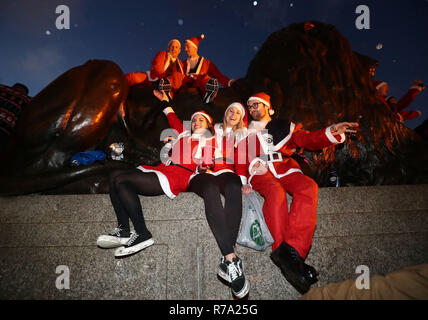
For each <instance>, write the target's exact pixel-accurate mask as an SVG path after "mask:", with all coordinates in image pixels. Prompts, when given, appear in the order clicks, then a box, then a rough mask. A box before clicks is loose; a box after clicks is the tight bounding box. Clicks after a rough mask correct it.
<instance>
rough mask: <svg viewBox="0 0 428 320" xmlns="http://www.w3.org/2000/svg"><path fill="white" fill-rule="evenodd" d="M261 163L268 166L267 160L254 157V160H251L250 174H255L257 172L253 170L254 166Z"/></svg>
mask: <svg viewBox="0 0 428 320" xmlns="http://www.w3.org/2000/svg"><path fill="white" fill-rule="evenodd" d="M258 162H259V163H260V165H262V166H266V165H267V163H266V161H264V160H262V159H260V158H254V159H253V160H251V162H250V165H249V166H248V172H249V173H250V176H251V177H252V176H254V175H255V174H254V173H253V172H252V171H253V167H254V165H255V164H256V163H258Z"/></svg>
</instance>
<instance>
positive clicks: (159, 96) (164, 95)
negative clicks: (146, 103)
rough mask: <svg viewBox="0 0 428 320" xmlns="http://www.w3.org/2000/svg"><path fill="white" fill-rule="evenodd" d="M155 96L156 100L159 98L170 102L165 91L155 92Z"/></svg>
mask: <svg viewBox="0 0 428 320" xmlns="http://www.w3.org/2000/svg"><path fill="white" fill-rule="evenodd" d="M153 94H154V96H155V97H156V98H158V99H159V100H160V101H168V97H167V95H166V93H165V91H163V90H162V91H159V90H153Z"/></svg>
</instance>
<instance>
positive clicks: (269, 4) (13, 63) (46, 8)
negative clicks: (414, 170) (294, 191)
mask: <svg viewBox="0 0 428 320" xmlns="http://www.w3.org/2000/svg"><path fill="white" fill-rule="evenodd" d="M61 4H64V5H67V6H68V7H69V8H70V30H58V29H56V27H55V20H56V18H57V17H58V14H56V13H55V9H56V7H57V6H58V5H61ZM254 4H255V1H254V0H251V1H250V0H205V1H200V2H197V1H194V0H160V1H159V0H158V1H152V0H139V1H137V0H122V1H106V0H42V1H39V0H18V1H12V0H2V1H1V6H0V37H1V39H2V45H1V50H0V83H3V84H7V85H12V84H14V83H15V82H22V83H24V84H26V85H27V86H28V87H29V89H30V95H31V96H34V95H36V94H37V93H38V92H39V91H40V90H41V89H43V88H44V87H45V86H46V85H47V84H49V83H50V82H51V81H53V80H54V79H55V78H56V77H58V76H59V75H60V74H62V73H63V72H65V71H66V70H68V69H70V68H72V67H74V66H77V65H81V64H83V63H85V62H86V61H87V60H89V59H109V60H113V61H114V62H116V63H117V64H118V65H119V66H120V67H121V68H122V70H123V71H124V72H125V73H128V72H131V71H141V70H143V71H144V70H147V69H148V68H149V65H150V62H151V60H152V58H153V57H154V55H155V54H156V53H157V52H158V51H160V50H164V49H165V47H166V45H167V42H168V41H169V39H171V38H178V39H180V40H182V42H183V41H184V40H185V39H186V38H188V37H192V36H198V35H200V34H201V33H204V34H205V39H204V40H202V42H201V44H200V49H199V54H200V55H203V56H206V57H207V58H209V59H210V60H212V61H213V62H215V64H216V65H217V66H218V67H219V69H220V70H221V71H222V72H223V73H224V74H226V75H227V76H229V77H230V78H237V77H243V76H245V74H246V71H247V68H248V65H249V63H250V61H251V59H252V58H253V57H254V55H255V53H256V51H257V49H258V48H259V47H260V46H261V45H262V44H263V42H264V41H265V39H266V38H267V37H268V36H269V34H271V33H272V32H274V31H277V30H279V29H281V28H283V27H286V26H288V25H289V24H291V23H294V22H302V21H306V20H318V21H321V22H325V23H329V24H333V25H335V26H336V27H337V29H338V30H339V31H340V32H341V33H342V34H343V35H344V36H345V37H346V38H347V39H349V41H350V43H351V47H352V49H353V50H355V51H358V52H360V53H363V54H366V55H369V56H371V57H373V58H375V59H377V60H379V62H380V66H379V69H378V73H377V76H376V79H378V80H383V81H386V82H388V83H389V86H390V92H389V94H390V95H394V96H396V97H397V98H400V97H401V96H402V95H403V94H405V93H406V92H407V89H408V88H409V87H410V85H411V83H412V81H413V79H420V80H422V81H424V82H425V83H428V63H427V58H428V42H427V39H428V37H427V34H428V22H427V19H428V0H411V1H404V0H402V1H398V0H395V1H382V0H376V1H374V0H371V1H364V0H359V1H353V0H346V1H344V0H318V1H316V0H307V1H304V0H258V1H257V5H254ZM360 4H364V5H367V6H368V7H369V9H370V27H371V29H370V30H358V29H357V28H356V27H355V20H356V18H357V17H358V14H356V13H355V9H356V7H357V6H358V5H360ZM378 43H381V44H382V45H383V48H382V49H381V50H377V49H376V45H377V44H378ZM185 55H186V54H185V52H184V49H183V50H182V53H181V58H182V59H184V58H185ZM409 109H419V110H421V111H422V112H423V113H422V116H421V117H420V118H418V119H415V120H412V121H408V122H406V125H407V126H409V127H411V128H414V127H415V126H417V125H418V124H420V123H421V122H422V121H423V120H424V119H426V118H428V90H425V91H423V92H422V93H421V94H420V95H419V96H418V97H417V98H416V99H415V101H414V102H413V104H412V106H411V107H410V108H409Z"/></svg>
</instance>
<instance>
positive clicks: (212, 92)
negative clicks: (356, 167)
mask: <svg viewBox="0 0 428 320" xmlns="http://www.w3.org/2000/svg"><path fill="white" fill-rule="evenodd" d="M217 92H218V80H217V79H216V78H211V79H209V80H208V82H207V84H206V85H205V96H204V103H210V102H211V101H213V100H214V98H215V97H216V96H217Z"/></svg>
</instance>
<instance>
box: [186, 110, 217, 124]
mask: <svg viewBox="0 0 428 320" xmlns="http://www.w3.org/2000/svg"><path fill="white" fill-rule="evenodd" d="M198 114H200V115H201V116H203V117H204V118H205V119H207V121H208V122H209V123H212V121H211V119H210V116H209V115H208V113H204V112H199V111H197V112H195V113H194V114H192V117H191V118H190V121H192V119H193V118H194V117H195V116H196V115H198Z"/></svg>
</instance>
